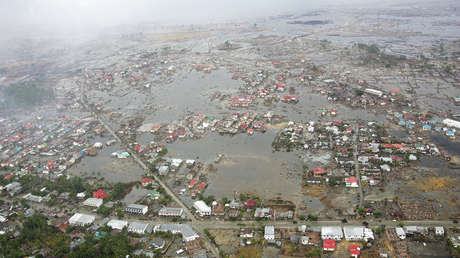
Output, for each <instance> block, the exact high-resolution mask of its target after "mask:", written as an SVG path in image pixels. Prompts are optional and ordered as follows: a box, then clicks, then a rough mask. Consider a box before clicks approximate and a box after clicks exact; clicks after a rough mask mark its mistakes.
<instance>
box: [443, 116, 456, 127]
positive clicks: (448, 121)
mask: <svg viewBox="0 0 460 258" xmlns="http://www.w3.org/2000/svg"><path fill="white" fill-rule="evenodd" d="M442 123H443V124H445V125H447V126H448V127H455V128H457V129H460V122H459V121H455V120H452V119H448V118H446V119H444V120H442Z"/></svg>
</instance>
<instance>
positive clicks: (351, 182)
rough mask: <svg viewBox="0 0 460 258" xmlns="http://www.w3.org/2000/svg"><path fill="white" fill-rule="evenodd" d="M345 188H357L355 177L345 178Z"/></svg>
mask: <svg viewBox="0 0 460 258" xmlns="http://www.w3.org/2000/svg"><path fill="white" fill-rule="evenodd" d="M345 186H346V187H359V185H358V178H356V177H355V176H350V177H347V178H345Z"/></svg>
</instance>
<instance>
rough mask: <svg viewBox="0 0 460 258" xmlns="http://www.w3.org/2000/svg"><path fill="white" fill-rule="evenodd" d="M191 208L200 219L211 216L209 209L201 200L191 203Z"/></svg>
mask: <svg viewBox="0 0 460 258" xmlns="http://www.w3.org/2000/svg"><path fill="white" fill-rule="evenodd" d="M193 207H194V208H195V209H196V211H197V212H198V213H199V214H200V216H201V217H203V216H211V212H212V211H211V207H209V206H208V205H207V204H206V203H205V202H203V201H201V200H200V201H196V202H194V203H193Z"/></svg>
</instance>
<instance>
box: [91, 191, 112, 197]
mask: <svg viewBox="0 0 460 258" xmlns="http://www.w3.org/2000/svg"><path fill="white" fill-rule="evenodd" d="M107 196H109V194H108V193H104V190H102V189H99V190H97V191H96V192H93V197H94V198H98V199H104V198H106V197H107Z"/></svg>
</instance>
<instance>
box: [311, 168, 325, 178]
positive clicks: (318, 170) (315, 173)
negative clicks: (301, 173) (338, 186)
mask: <svg viewBox="0 0 460 258" xmlns="http://www.w3.org/2000/svg"><path fill="white" fill-rule="evenodd" d="M325 173H326V171H325V170H324V169H323V168H314V169H313V176H315V177H320V176H323V175H324V174H325Z"/></svg>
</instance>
